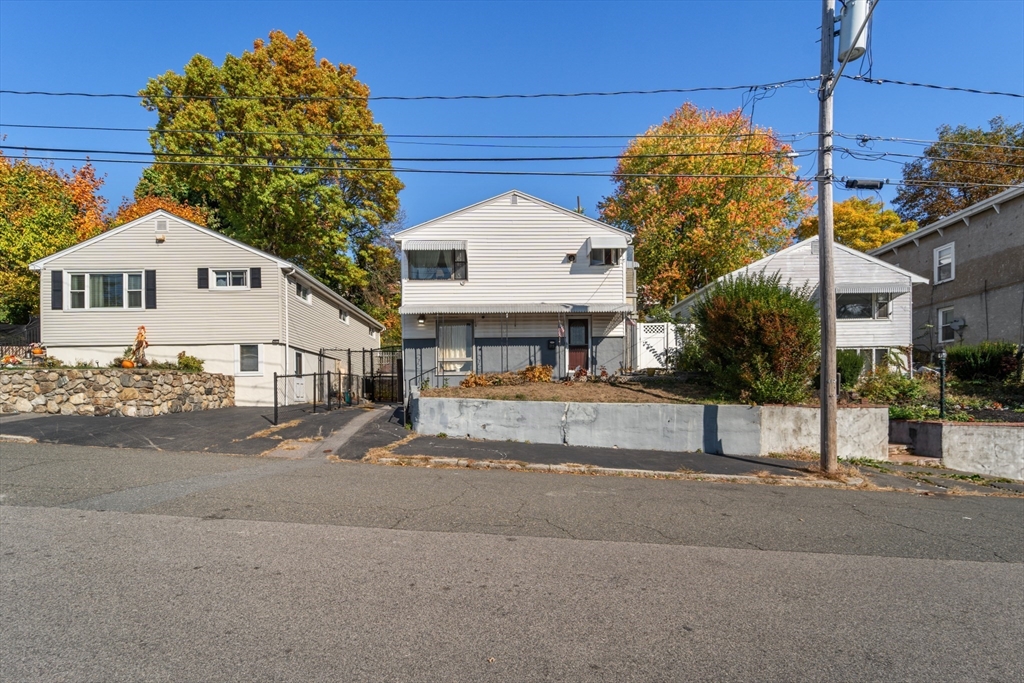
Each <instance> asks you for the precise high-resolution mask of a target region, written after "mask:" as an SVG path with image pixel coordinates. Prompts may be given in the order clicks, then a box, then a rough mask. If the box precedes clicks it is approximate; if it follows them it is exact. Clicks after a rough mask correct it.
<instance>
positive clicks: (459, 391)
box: [423, 380, 735, 403]
mask: <svg viewBox="0 0 1024 683" xmlns="http://www.w3.org/2000/svg"><path fill="white" fill-rule="evenodd" d="M423 396H435V397H436V396H440V397H446V398H486V399H493V400H499V401H559V402H564V401H574V402H577V403H735V401H730V400H728V399H726V398H725V397H723V396H722V395H721V394H720V393H718V392H717V391H715V390H714V389H712V388H710V387H708V386H706V385H701V384H695V383H692V382H681V381H675V380H664V381H652V382H628V381H627V382H573V383H571V384H561V383H555V382H534V383H531V384H521V385H518V386H511V387H508V386H505V387H467V388H462V387H443V388H437V389H426V390H425V391H423Z"/></svg>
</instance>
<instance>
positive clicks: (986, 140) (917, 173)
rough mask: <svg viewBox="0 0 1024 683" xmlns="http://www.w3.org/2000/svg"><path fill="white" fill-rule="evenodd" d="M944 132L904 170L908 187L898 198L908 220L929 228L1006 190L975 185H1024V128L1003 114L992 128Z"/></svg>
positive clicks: (947, 129) (943, 129) (897, 204)
mask: <svg viewBox="0 0 1024 683" xmlns="http://www.w3.org/2000/svg"><path fill="white" fill-rule="evenodd" d="M938 134H939V141H938V142H937V143H935V144H933V145H931V146H930V147H928V148H926V149H925V150H924V156H925V158H924V159H919V160H917V161H914V162H911V163H909V164H907V165H906V166H904V167H903V182H904V185H903V186H902V187H901V188H900V190H899V191H898V192H897V194H896V199H894V200H893V206H895V207H896V213H898V214H899V215H900V218H902V219H903V220H905V221H917V222H918V223H920V224H921V225H927V224H928V223H933V222H935V221H937V220H939V219H940V218H942V217H943V216H949V215H950V214H953V213H956V212H957V211H960V210H961V209H966V208H967V207H968V206H970V205H971V204H976V203H977V202H980V201H982V200H984V199H988V198H989V197H991V196H992V195H994V194H997V193H999V192H1002V191H1003V190H1004V189H1005V188H1002V187H972V185H973V184H978V183H982V184H985V183H987V184H995V185H1014V184H1018V183H1022V182H1024V124H1021V123H1014V124H1009V123H1006V121H1005V120H1003V118H1002V117H998V116H997V117H996V118H994V119H992V120H991V121H989V129H988V130H984V129H982V128H980V127H979V128H968V127H967V126H964V125H960V126H957V127H956V128H951V127H950V126H942V127H940V128H939V129H938Z"/></svg>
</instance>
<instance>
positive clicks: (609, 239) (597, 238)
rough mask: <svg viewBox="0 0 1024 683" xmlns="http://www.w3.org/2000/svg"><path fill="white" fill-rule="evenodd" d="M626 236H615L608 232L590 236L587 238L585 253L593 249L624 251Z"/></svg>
mask: <svg viewBox="0 0 1024 683" xmlns="http://www.w3.org/2000/svg"><path fill="white" fill-rule="evenodd" d="M625 248H626V236H625V235H615V234H612V233H610V232H608V233H603V234H600V235H591V236H590V237H589V238H587V251H588V252H589V251H592V250H594V249H625Z"/></svg>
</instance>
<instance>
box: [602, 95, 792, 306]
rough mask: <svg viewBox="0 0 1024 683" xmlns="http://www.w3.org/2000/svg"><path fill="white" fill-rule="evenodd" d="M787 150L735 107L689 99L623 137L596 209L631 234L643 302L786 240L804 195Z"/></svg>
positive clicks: (702, 281)
mask: <svg viewBox="0 0 1024 683" xmlns="http://www.w3.org/2000/svg"><path fill="white" fill-rule="evenodd" d="M790 151H791V149H790V147H788V146H787V145H785V144H783V143H781V142H780V141H779V140H778V139H777V138H776V137H775V135H774V134H773V133H772V131H771V130H770V129H766V128H761V127H758V126H753V125H752V124H751V122H750V119H749V118H747V117H745V116H744V115H743V112H742V111H741V110H736V111H732V112H728V113H720V112H717V111H714V110H711V109H708V110H702V109H698V108H697V107H696V106H694V105H693V104H690V103H687V104H684V105H683V106H682V107H680V108H679V109H677V110H676V111H675V112H674V113H673V114H672V115H671V116H670V117H669V118H668V119H666V120H665V121H664V123H662V124H661V125H658V126H654V127H652V128H651V129H650V130H648V131H647V132H646V133H644V134H643V135H641V136H639V137H637V138H636V139H634V140H633V141H632V142H630V143H629V146H628V147H627V148H626V150H625V152H624V153H623V155H622V156H621V157H620V159H619V163H618V166H617V167H616V169H615V177H614V183H615V192H614V194H612V195H611V196H610V197H607V198H605V200H604V201H603V202H601V204H600V207H599V208H600V210H601V217H602V219H603V220H605V221H607V222H609V223H611V224H612V225H615V226H618V227H620V228H623V229H626V230H629V231H631V232H633V233H634V239H633V244H634V246H635V253H636V260H637V261H638V262H639V263H640V271H639V273H638V276H639V277H638V282H637V284H638V287H639V290H640V295H641V297H640V298H641V304H642V307H643V308H645V309H647V308H651V307H654V306H656V305H658V304H660V305H661V306H663V307H669V306H671V305H672V304H673V302H674V300H675V299H676V298H682V297H684V296H686V295H687V294H689V293H690V292H692V291H694V290H696V289H699V288H700V287H703V286H704V285H706V284H708V283H709V282H711V281H712V280H714V279H716V278H718V277H720V276H722V275H725V274H726V273H729V272H731V271H733V270H735V269H737V268H740V267H742V266H744V265H747V264H748V263H751V262H753V261H756V260H757V259H759V258H761V257H763V256H765V255H766V254H768V253H770V252H772V251H775V250H777V249H779V248H781V247H783V246H785V245H786V244H788V243H789V242H790V241H791V240H792V238H793V228H794V225H795V223H796V221H798V220H799V219H800V217H801V216H802V215H803V213H804V212H805V211H806V210H807V208H808V207H809V206H810V199H809V198H808V196H807V195H806V190H805V187H804V185H803V184H801V183H796V182H794V181H792V180H791V179H790V176H792V175H793V173H795V171H796V166H795V164H794V162H793V159H791V158H789V157H788V156H787V153H788V152H790ZM680 176H687V177H680ZM736 176H742V177H736Z"/></svg>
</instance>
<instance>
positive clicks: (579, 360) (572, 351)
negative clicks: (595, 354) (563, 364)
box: [569, 320, 590, 370]
mask: <svg viewBox="0 0 1024 683" xmlns="http://www.w3.org/2000/svg"><path fill="white" fill-rule="evenodd" d="M576 368H580V369H581V370H590V329H589V324H588V322H587V321H586V320H570V321H569V369H570V370H575V369H576Z"/></svg>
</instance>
